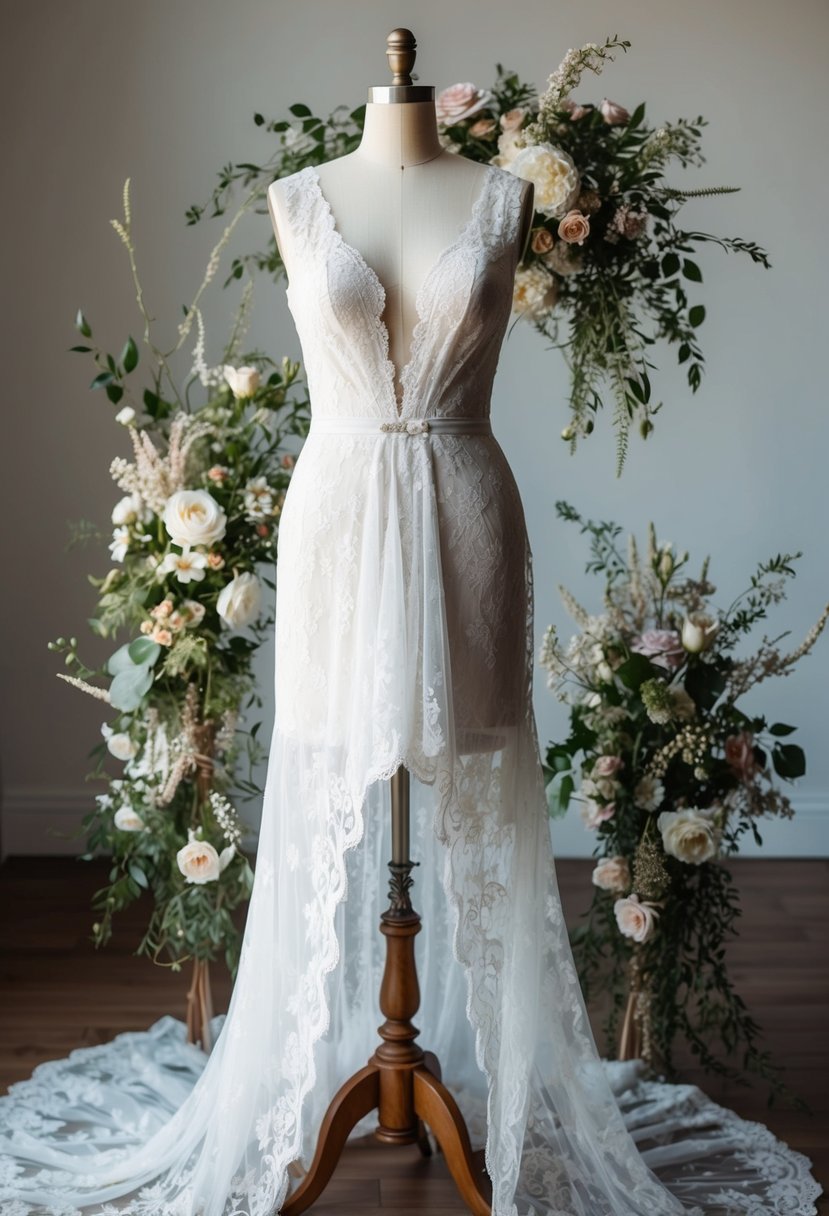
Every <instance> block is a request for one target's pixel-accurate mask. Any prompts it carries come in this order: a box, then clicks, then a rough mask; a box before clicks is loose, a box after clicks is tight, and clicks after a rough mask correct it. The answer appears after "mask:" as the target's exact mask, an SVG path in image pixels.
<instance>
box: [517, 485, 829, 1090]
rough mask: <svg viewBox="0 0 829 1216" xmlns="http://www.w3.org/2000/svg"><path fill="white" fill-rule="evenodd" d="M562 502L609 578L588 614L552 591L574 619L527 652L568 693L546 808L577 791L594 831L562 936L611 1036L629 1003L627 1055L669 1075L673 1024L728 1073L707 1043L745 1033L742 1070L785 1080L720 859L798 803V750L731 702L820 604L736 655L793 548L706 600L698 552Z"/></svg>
mask: <svg viewBox="0 0 829 1216" xmlns="http://www.w3.org/2000/svg"><path fill="white" fill-rule="evenodd" d="M557 511H558V514H559V516H560V517H561V518H563V519H565V520H568V521H572V522H575V523H578V524H580V525H581V530H582V531H583V532H587V533H589V535H590V541H591V560H590V562H589V563H588V566H587V569H588V570H589V571H593V572H595V573H599V574H603V575H604V578H605V589H604V611H603V612H602V613H601V614H599V615H591V614H590V613H588V612H587V610H586V609H584V608H583V607H582V606H581V605H580V604H578V603H577V602H576V601H575V600H574V598H573V597H572V595H570V593H569V592H567V591H566V590H565V589H564V588H561V589H560V590H561V594H562V598H563V600H564V603H565V606H566V607H567V609H568V611H569V612H570V613H571V615H572V616H573V617H574V618H575V620H576V622H577V623H578V626H579V632H578V633H577V634H575V635H574V636H573V637H572V638H571V639H570V641H569V643H568V644H567V645H562V644H561V642H560V641H559V639H558V636H557V634H556V630H555V628H554V627H552V626H551V627H550V628H549V629H548V630H547V631H546V634H545V637H544V641H543V644H542V647H541V654H540V662H541V665H542V667H544V668H545V669H546V671H547V672H548V684H549V686H550V687H551V688H552V689H553V690H554V691H555V693H556V695H557V696H558V698H559V699H560V700H562V701H564V702H565V703H566V704H567V705H569V707H570V733H569V736H568V737H567V739H565V740H564V741H563V742H562V743H555V744H552V745H551V746H550V747H549V749H548V750H547V754H546V772H547V777H548V781H549V784H548V797H549V805H550V812H551V814H552V815H554V816H557V815H561V814H563V813H564V812H565V811H566V810H567V807H568V806H569V804H570V802H571V801H572V800H574V799H575V800H577V801H578V803H579V809H580V814H581V817H582V820H583V822H584V824H585V826H586V827H587V828H588V829H589V830H591V831H594V832H595V833H596V835H597V843H596V847H595V849H594V856H596V857H597V861H596V866H595V869H594V871H593V884H594V894H593V901H592V906H591V908H590V911H589V913H588V914H587V915H588V923H587V924H586V925H584V926H579V927H578V928H577V929H576V930H574V932H573V935H572V937H573V946H574V952H575V954H576V960H577V964H578V967H579V974H580V979H581V982H582V985H583V987H584V989H585V992H586V993H587V994H589V993H590V992H591V991H595V990H596V989H597V988H604V987H606V988H608V989H609V990H610V992H611V993H612V997H613V1003H612V1007H611V1010H610V1013H609V1015H608V1019H607V1022H606V1026H605V1032H606V1034H608V1036H610V1037H612V1036H613V1035H614V1034H615V1032H616V1030H617V1025H618V1020H619V1017H620V1016H621V1013H622V1008H623V1006H624V1005H625V1003H626V1006H627V1007H626V1010H625V1017H624V1022H623V1026H622V1032H621V1038H620V1046H619V1054H620V1056H621V1057H622V1058H629V1057H631V1056H642V1057H643V1058H644V1059H646V1060H648V1061H649V1062H650V1063H651V1064H653V1065H656V1064H657V1063H658V1065H659V1066H660V1067H661V1068H664V1069H666V1070H668V1071H669V1072H670V1073H673V1063H672V1059H671V1051H672V1044H673V1041H674V1039H675V1037H676V1036H677V1035H679V1034H682V1035H684V1037H685V1038H686V1039H687V1040H688V1042H689V1043H690V1044H691V1047H692V1050H693V1051H694V1052H695V1053H696V1054H697V1055H698V1056H699V1059H700V1062H701V1063H702V1064H703V1065H704V1066H705V1067H706V1068H710V1069H712V1070H715V1071H717V1072H721V1073H723V1074H724V1075H727V1076H731V1077H735V1078H736V1077H739V1076H741V1073H739V1072H738V1071H736V1070H734V1069H732V1068H730V1067H729V1066H728V1065H727V1064H723V1063H722V1062H721V1061H720V1060H719V1059H718V1058H717V1057H716V1055H715V1054H714V1052H713V1050H712V1048H711V1046H710V1044H709V1041H708V1040H709V1039H710V1037H711V1036H712V1035H714V1034H715V1033H717V1034H719V1037H720V1039H721V1040H722V1043H723V1045H724V1047H725V1048H726V1050H727V1051H728V1052H729V1053H731V1052H733V1051H734V1050H735V1048H736V1045H737V1043H738V1042H740V1041H742V1042H743V1044H744V1048H745V1050H744V1056H743V1061H744V1066H745V1068H746V1069H748V1070H751V1071H754V1072H756V1073H758V1074H760V1075H761V1076H763V1077H764V1078H765V1079H766V1080H767V1081H768V1082H769V1084H771V1085H772V1086H773V1087H775V1088H777V1089H778V1090H782V1089H784V1088H785V1087H784V1086H782V1085H781V1083H780V1082H779V1080H778V1079H777V1078H776V1077H775V1076H774V1075H773V1071H772V1067H771V1065H770V1063H769V1061H768V1058H767V1053H763V1052H761V1051H759V1049H758V1047H757V1045H756V1041H755V1040H756V1038H757V1033H758V1028H757V1026H756V1023H754V1022H753V1021H752V1019H751V1018H750V1017H749V1016H748V1015H747V1013H746V1011H745V1008H744V1006H743V1003H742V1001H741V1000H740V998H739V997H738V995H737V994H736V993H735V992H734V991H733V988H732V986H731V982H730V979H729V977H728V973H727V970H726V966H725V962H724V951H723V944H724V941H725V938H726V935H727V933H728V932H729V931H730V930H731V927H732V925H733V922H734V919H735V918H736V917H737V916H738V915H739V908H738V906H737V903H736V895H737V893H736V891H735V890H734V888H733V887H732V886H731V885H730V883H731V876H730V874H729V873H728V871H727V870H726V869H725V867H724V866H723V865H722V859H723V858H724V857H727V856H728V855H729V854H732V853H734V852H736V851H737V849H738V841H739V837H740V836H741V834H742V833H744V832H746V831H748V830H750V831H751V832H752V833H753V834H754V837H755V839H756V840H757V841H758V843H760V844H762V838H761V836H760V832H759V828H758V821H759V820H760V818H761V817H762V816H764V815H766V816H767V815H777V816H782V817H786V818H790V817H791V816H792V815H793V814H794V811H793V809H792V806H791V803H790V801H789V799H788V798H787V797H786V795H785V794H784V793H783V791H782V790H781V789H780V788H779V787H778V785H777V783H776V781H775V776H776V778H778V779H782V780H783V781H793V780H795V779H796V778H797V777H800V776H801V775H802V774H803V773H804V772H805V757H804V754H803V751H802V749H801V748H800V747H798V746H797V744H794V743H790V742H786V741H785V740H786V738H787V736H789V735H790V734H791V733H792V732H793V731H794V729H795V728H794V727H793V726H789V725H786V724H785V723H782V722H771V723H769V722H768V721H767V719H766V718H765V717H764V716H763V715H760V714H756V713H754V714H749V713H746V712H744V711H743V710H742V709H741V708H740V707H739V706H738V701H739V700H740V698H741V697H742V696H743V695H744V694H745V693H746V692H747V691H748V689H750V688H752V687H754V686H755V685H756V684H758V683H759V682H760V681H762V680H764V679H766V678H767V677H769V676H773V675H785V674H786V673H787V672H789V671H791V669H792V667H793V666H794V664H795V663H796V662H797V661H798V660H799V659H800V658H802V657H803V656H804V655H805V654H808V652H809V651H810V650H811V649H812V647H813V646H814V644H815V642H816V640H817V638H818V637H819V635H820V633H821V632H822V630H823V628H824V626H825V624H826V621H827V617H829V605H827V606H826V607H825V608H824V610H823V613H822V614H821V616H820V618H819V620H818V621H817V623H816V624H815V626H814V627H813V628H812V630H811V631H810V633H809V634H808V636H807V637H806V639H805V640H804V641H803V642H802V644H801V645H800V646H798V647H796V648H795V649H794V650H792V651H791V652H790V653H788V654H784V653H782V652H781V651H780V650H779V648H778V646H777V645H776V642H778V641H779V640H780V639H779V638H778V639H775V641H769V640H768V639H767V638H764V639H763V643H762V645H761V646H760V648H759V650H758V651H757V652H756V653H755V654H751V655H748V656H743V657H736V656H735V654H734V653H733V652H734V650H735V647H736V645H737V643H738V641H739V640H740V639H741V637H742V635H744V634H746V633H748V632H750V630H751V629H752V626H753V625H754V624H755V623H756V622H757V621H758V620H761V619H763V618H765V616H766V612H767V609H768V608H769V606H770V605H772V604H774V603H776V602H778V601H779V600H781V599H782V598H783V597H784V595H785V587H784V584H785V580H786V579H787V578H790V577H792V576H793V575H794V569H793V565H792V563H793V562H794V561H795V560H796V559H797V558H798V557H799V556H800V554H799V553H796V554H783V555H779V556H777V557H774V558H772V559H771V560H770V561H768V562H765V563H763V564H762V565H760V567H759V568H758V570H757V572H756V573H755V574H754V576H753V577H752V579H751V584H750V587H749V588H748V590H747V591H745V592H744V593H743V594H741V595H739V596H738V597H737V598H736V599H735V600H734V602H733V603H732V604H731V605H730V607H729V608H728V610H727V611H718V610H715V609H714V608H713V607H712V605H711V602H710V597H711V596H712V595H713V594H714V592H715V591H716V588H715V587H714V586H713V585H712V584H711V583H710V582H709V580H708V560H707V559H706V561H705V562H704V563H703V566H702V571H701V573H700V575H699V577H698V578H691V577H688V576H686V575H685V574H684V573H683V572H684V569H685V566H686V564H687V562H688V554H687V553H683V554H678V553H677V552H676V551H675V550H674V547H673V546H672V545H667V544H660V543H658V541H657V538H656V533H655V530H654V528H653V525H651V527H650V531H649V535H648V546H647V552H646V554H645V556H644V559H642V558H641V557H640V554H639V549H638V546H637V544H636V541H635V539H634V538H633V537H632V536H631V537H630V538H629V541H628V546H627V553H626V554H623V553H622V552H620V550H619V548H618V546H617V538H618V536H619V534H620V532H621V529H620V528H619V527H618V525H616V524H613V523H594V522H593V521H591V520H585V519H583V518H582V516H581V515H579V514H578V513H577V512H576V511H575V510H574V509H573V508H572V507H571V506H569V505H568V504H567V503H564V502H559V503H557Z"/></svg>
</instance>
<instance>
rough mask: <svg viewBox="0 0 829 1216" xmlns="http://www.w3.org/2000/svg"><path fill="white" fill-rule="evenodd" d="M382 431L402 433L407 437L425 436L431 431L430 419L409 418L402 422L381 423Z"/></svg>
mask: <svg viewBox="0 0 829 1216" xmlns="http://www.w3.org/2000/svg"><path fill="white" fill-rule="evenodd" d="M380 430H381V431H400V432H402V433H403V434H406V435H425V434H426V432H427V431H428V430H429V420H428V418H409V419H407V420H406V421H402V422H381V423H380Z"/></svg>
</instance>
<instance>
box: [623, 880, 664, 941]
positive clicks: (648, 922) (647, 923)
mask: <svg viewBox="0 0 829 1216" xmlns="http://www.w3.org/2000/svg"><path fill="white" fill-rule="evenodd" d="M613 911H614V913H615V915H616V923H617V925H618V926H619V931H620V932H621V933H622V934H624V936H625V937H632V938H633V940H634V941H635V942H646V941H647V940H648V938H649V937H652V936H653V934H654V932H655V931H656V918H657V917H658V916H659V913H658V912H657V910H656V906H655V905H654V904H651V903H643V902H642V901H641V900H640V898H639V896H638V895H637V894H636V893H635V892H632V893H631V894H630V895H628V897H627V898H626V899H617V900H616V902H615V904H614V905H613Z"/></svg>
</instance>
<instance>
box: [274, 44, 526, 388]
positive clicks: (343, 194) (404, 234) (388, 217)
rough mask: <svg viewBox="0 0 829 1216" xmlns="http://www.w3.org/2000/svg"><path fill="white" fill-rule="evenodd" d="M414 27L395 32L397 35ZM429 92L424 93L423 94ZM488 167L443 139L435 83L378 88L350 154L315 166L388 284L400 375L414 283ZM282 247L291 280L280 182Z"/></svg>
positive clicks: (277, 218)
mask: <svg viewBox="0 0 829 1216" xmlns="http://www.w3.org/2000/svg"><path fill="white" fill-rule="evenodd" d="M404 32H408V31H394V32H393V35H390V41H391V38H392V37H393V36H394V34H400V33H404ZM426 95H428V96H426ZM484 172H485V169H484V168H483V167H482V166H480V165H478V164H475V163H474V162H473V161H470V160H468V159H467V158H466V157H463V156H458V155H455V154H454V153H451V152H448V151H447V150H446V149H445V148H444V147H443V146H442V145H441V143H440V139H439V136H438V126H437V116H436V112H435V102H434V89H433V88H432V87H431V86H430V87H426V86H413V85H408V86H406V85H403V86H392V87H385V86H383V87H379V86H377V87H372V88H370V89H369V91H368V103H367V105H366V117H365V125H364V127H363V135H362V139H361V141H360V145H359V147H358V148H357V149H356V150H355V151H354V152H349V153H347V154H346V155H345V156H340V157H337V158H336V159H334V160H330V161H326V162H325V163H324V164H322V165H321V166H319V178H320V182H321V184H322V188H323V191H324V193H325V196H326V198H327V199H328V201H329V203H330V205H331V209H332V211H333V213H334V216H335V218H336V222H337V228H338V230H339V232H340V234H341V236H342V237H343V239H344V240H345V241H346V242H347V243H348V244H349V245H351V246H353V247H354V248H355V249H359V250H360V252H361V253H362V255H363V257H364V258H365V260H366V262H367V263H368V264H369V266H371V267H372V268H373V269H374V271H375V272H376V274H377V276H378V278H379V279H380V282H381V283H382V284H383V286H384V288H385V291H386V308H385V312H384V315H383V320H384V321H385V324H386V327H387V329H388V333H389V358H390V359H391V360H392V362H393V363H394V365H395V370H396V377H395V379H396V388H397V393H398V403H399V395H400V384H399V373H400V368H401V367H403V366H404V365H405V363H406V361H407V358H408V354H409V350H410V345H411V338H412V330H413V329H414V325H415V322H416V320H417V314H416V308H415V301H416V299H417V292H418V289H419V287H420V285H421V283H422V282H423V279H424V278H425V276H426V274H427V272H428V271H429V268H430V267H431V266H432V265H433V263H434V261H435V259H436V258H437V257H438V256H439V254H440V253H441V251H442V250H443V249H445V248H446V246H447V245H448V244H449V243H450V242H451V241H452V240H453V239H454V238H455V236H456V235H457V232H458V230H459V228H460V227H461V225H462V224H463V222H464V221H465V220H466V218H467V216H468V215H469V211H470V208H471V206H472V202H473V200H474V198H475V197H476V195H477V193H478V190H479V189H480V185H481V181H482V177H483V174H484ZM532 201H533V186H532V183H531V182H527V183H526V185H525V189H524V192H523V197H522V202H523V211H522V227H521V248H522V251H523V250H525V249H526V244H527V241H528V240H529V233H530V227H531V225H532V218H533V206H532ZM268 205H269V209H270V214H271V220H272V223H273V227H274V233H275V236H276V241H277V248H278V249H279V251H280V256H282V260H283V263H285V269H286V271H287V273H288V278H289V279H290V277H291V269H292V268H291V265H290V263H289V261H287V260H286V258H285V256H284V253H283V242H281V240H280V235H279V230H280V224H281V222H282V216H283V208H284V203H283V201H282V197H281V195H280V192H279V180H278V179H277V181H275V182H272V183H271V185H270V186H269V188H268Z"/></svg>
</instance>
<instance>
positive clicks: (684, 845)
mask: <svg viewBox="0 0 829 1216" xmlns="http://www.w3.org/2000/svg"><path fill="white" fill-rule="evenodd" d="M713 815H714V811H713V810H707V811H700V810H699V809H698V808H697V807H693V806H691V807H683V808H682V809H681V810H679V811H663V812H662V814H661V815H660V816H659V818H658V819H657V821H656V825H657V827H658V828H659V830H660V832H661V833H662V846H663V848H664V849H665V852H666V853H669V854H670V855H671V857H676V858H677V860H678V861H684V862H687V863H688V865H692V866H698V865H701V864H702V862H704V861H710V860H711V858H712V857H716V855H717V853H718V851H719V846H720V829H719V828H718V827H717V825H716V824H715V823H714V821H713Z"/></svg>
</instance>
